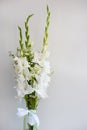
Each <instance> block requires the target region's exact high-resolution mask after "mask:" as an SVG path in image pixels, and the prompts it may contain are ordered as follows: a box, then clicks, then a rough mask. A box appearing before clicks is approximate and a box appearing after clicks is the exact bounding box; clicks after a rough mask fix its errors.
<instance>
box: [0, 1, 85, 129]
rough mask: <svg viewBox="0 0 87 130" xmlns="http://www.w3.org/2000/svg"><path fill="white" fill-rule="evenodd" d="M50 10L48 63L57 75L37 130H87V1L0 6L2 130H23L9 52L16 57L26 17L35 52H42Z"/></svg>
mask: <svg viewBox="0 0 87 130" xmlns="http://www.w3.org/2000/svg"><path fill="white" fill-rule="evenodd" d="M46 4H48V5H49V7H50V10H51V26H50V30H49V50H50V51H51V57H50V61H51V64H52V67H53V69H54V71H55V73H54V75H53V78H52V82H51V83H50V87H49V90H48V93H49V98H48V99H47V100H42V101H41V102H40V104H39V110H38V115H39V117H40V122H41V124H40V128H39V130H87V1H86V0H42V1H41V0H37V1H35V0H0V57H1V58H0V130H22V119H20V118H18V117H17V116H16V112H17V107H19V106H20V105H21V104H20V103H18V101H17V100H16V99H15V98H14V97H15V95H16V92H15V89H13V86H14V85H15V82H14V72H13V68H12V61H11V59H10V58H9V56H8V51H10V50H13V51H14V52H15V50H16V47H17V46H18V39H19V35H18V34H19V33H18V30H17V26H18V25H20V26H22V27H23V24H24V20H25V18H26V16H27V15H28V14H31V13H34V14H35V16H34V17H33V18H32V19H31V22H30V29H31V31H30V32H31V36H32V40H33V41H34V42H35V46H36V48H39V47H41V42H42V37H43V29H44V25H45V17H46V10H45V9H46V8H45V7H46Z"/></svg>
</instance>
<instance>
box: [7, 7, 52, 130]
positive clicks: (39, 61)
mask: <svg viewBox="0 0 87 130" xmlns="http://www.w3.org/2000/svg"><path fill="white" fill-rule="evenodd" d="M32 16H33V14H32V15H29V16H28V17H27V19H26V21H25V41H23V36H22V35H23V34H22V29H21V27H18V29H19V32H20V40H19V43H20V47H19V48H17V53H16V54H12V53H10V56H11V57H12V58H13V66H14V71H15V77H16V87H15V88H16V90H17V98H19V99H20V100H22V99H24V100H25V103H26V108H25V109H24V108H18V112H17V115H18V116H19V117H23V116H24V130H37V129H38V126H39V118H38V116H37V114H36V110H37V107H38V103H39V101H40V99H41V98H47V96H48V95H47V88H48V86H49V82H50V78H51V77H50V76H51V68H50V63H49V60H48V58H49V52H48V51H47V46H48V42H47V39H48V28H49V23H50V10H49V8H48V6H47V18H46V26H45V34H44V38H43V46H42V50H41V51H38V52H34V51H33V48H32V46H33V44H32V42H31V40H30V34H29V25H28V22H29V20H30V18H31V17H32ZM27 120H28V121H27Z"/></svg>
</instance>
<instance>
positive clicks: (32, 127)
mask: <svg viewBox="0 0 87 130" xmlns="http://www.w3.org/2000/svg"><path fill="white" fill-rule="evenodd" d="M29 130H37V127H36V125H34V126H31V125H29Z"/></svg>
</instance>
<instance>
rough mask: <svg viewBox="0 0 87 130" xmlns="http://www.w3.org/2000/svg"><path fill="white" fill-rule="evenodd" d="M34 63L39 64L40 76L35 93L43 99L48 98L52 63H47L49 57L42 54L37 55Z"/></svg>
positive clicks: (38, 76)
mask: <svg viewBox="0 0 87 130" xmlns="http://www.w3.org/2000/svg"><path fill="white" fill-rule="evenodd" d="M34 61H35V62H37V63H38V64H39V65H40V66H41V67H39V68H40V69H39V75H38V74H37V75H36V79H37V81H38V83H37V85H36V87H35V91H36V93H37V94H38V95H39V97H41V98H46V97H47V88H48V86H49V82H50V63H49V61H47V56H46V54H45V56H44V55H42V54H41V53H35V57H34Z"/></svg>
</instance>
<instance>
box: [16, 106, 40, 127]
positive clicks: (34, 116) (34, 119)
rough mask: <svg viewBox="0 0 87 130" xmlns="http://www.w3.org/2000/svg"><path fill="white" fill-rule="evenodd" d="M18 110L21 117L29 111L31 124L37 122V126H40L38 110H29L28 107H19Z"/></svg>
mask: <svg viewBox="0 0 87 130" xmlns="http://www.w3.org/2000/svg"><path fill="white" fill-rule="evenodd" d="M17 110H18V112H17V115H18V116H19V117H23V116H25V115H27V114H28V113H29V124H30V125H31V126H33V125H35V124H37V127H38V126H39V124H40V121H39V118H38V116H37V114H36V110H27V109H23V108H18V109H17Z"/></svg>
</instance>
